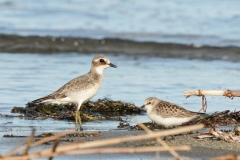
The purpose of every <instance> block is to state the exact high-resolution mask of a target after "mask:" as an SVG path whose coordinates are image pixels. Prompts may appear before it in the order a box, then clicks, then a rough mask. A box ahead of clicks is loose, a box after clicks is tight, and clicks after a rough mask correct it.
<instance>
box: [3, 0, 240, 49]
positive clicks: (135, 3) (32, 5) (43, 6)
mask: <svg viewBox="0 0 240 160" xmlns="http://www.w3.org/2000/svg"><path fill="white" fill-rule="evenodd" d="M239 6H240V1H237V0H227V1H219V0H211V1H209V0H201V1H196V0H188V1H185V0H175V1H158V0H141V1H139V0H127V1H126V0H114V1H112V0H101V1H100V2H98V3H96V0H51V1H49V0H41V1H32V0H25V1H24V3H23V2H22V0H0V14H1V16H0V32H1V33H9V34H14V33H15V34H21V35H52V36H84V37H93V38H102V37H117V38H127V39H134V40H151V41H159V42H173V43H174V42H175V43H184V44H190V43H195V44H205V45H215V46H216V45H217V46H219V45H220V46H228V45H237V46H240V38H239V35H240V27H239V26H240V10H239ZM26 24H27V25H26ZM119 26H121V27H119Z"/></svg>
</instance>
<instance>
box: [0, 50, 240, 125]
mask: <svg viewBox="0 0 240 160" xmlns="http://www.w3.org/2000/svg"><path fill="white" fill-rule="evenodd" d="M94 56H95V55H93V54H88V55H86V54H75V53H72V54H49V55H38V54H0V68H1V69H0V75H1V77H0V98H1V100H0V114H8V115H9V114H11V113H10V110H11V108H12V107H13V106H21V107H24V106H25V104H26V103H27V102H29V101H32V100H34V99H36V98H39V97H42V96H44V95H46V94H49V93H51V92H53V91H55V90H57V89H58V88H59V87H61V86H62V85H63V84H65V83H66V82H68V81H69V80H71V79H72V78H75V77H77V76H79V75H82V74H84V73H86V72H88V71H89V69H90V62H91V60H92V58H93V57H94ZM107 56H108V57H109V58H110V60H111V62H112V63H113V64H116V65H117V66H118V68H108V69H106V70H105V72H104V81H103V84H102V86H101V88H100V90H99V92H98V93H97V95H96V96H95V97H94V98H93V100H97V99H99V98H103V97H108V98H111V99H113V100H122V101H126V102H133V103H135V104H136V105H137V106H141V105H142V104H143V102H144V100H145V99H146V98H147V97H150V96H155V97H158V98H160V99H164V100H166V101H171V102H173V103H176V104H178V105H181V106H183V107H185V108H187V109H189V110H192V111H198V110H199V109H200V106H201V98H200V97H190V98H188V99H186V98H185V97H184V96H183V91H184V90H185V89H213V90H224V89H233V90H238V89H239V77H238V76H239V74H240V64H238V63H232V62H225V61H199V60H183V59H168V58H158V57H147V56H138V57H134V56H116V55H107ZM207 100H208V112H214V111H222V110H225V109H230V110H234V109H235V108H236V109H237V110H239V108H240V103H239V101H240V100H239V99H238V98H234V99H233V100H230V99H228V98H224V97H207ZM138 119H140V120H142V121H149V120H148V118H147V116H146V115H145V116H138ZM20 121H21V123H25V121H24V120H19V123H20ZM7 122H8V121H7ZM16 122H17V121H16ZM3 123H6V122H4V121H3V122H2V124H1V125H4V124H3ZM27 123H28V122H27ZM56 123H57V122H56ZM89 124H90V123H89ZM93 124H94V123H93ZM101 125H102V124H101ZM66 126H67V128H71V127H73V124H71V126H70V127H69V126H68V125H67V124H66Z"/></svg>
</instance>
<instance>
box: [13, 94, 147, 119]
mask: <svg viewBox="0 0 240 160" xmlns="http://www.w3.org/2000/svg"><path fill="white" fill-rule="evenodd" d="M80 110H81V119H82V121H92V120H97V119H110V117H113V116H120V115H131V114H141V113H142V111H143V109H141V108H140V107H137V106H135V105H134V103H127V102H122V101H113V100H111V99H109V98H103V99H99V100H97V101H95V102H93V101H87V102H86V103H84V104H82V106H81V109H80ZM11 112H12V113H23V114H24V116H25V117H32V118H37V117H42V118H44V117H46V118H47V117H50V118H54V119H59V120H71V121H73V120H75V112H76V105H75V104H60V105H58V104H44V103H40V104H35V103H31V102H29V103H28V104H26V107H25V108H23V107H14V108H13V109H12V111H11Z"/></svg>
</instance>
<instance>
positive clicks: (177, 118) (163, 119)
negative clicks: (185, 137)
mask: <svg viewBox="0 0 240 160" xmlns="http://www.w3.org/2000/svg"><path fill="white" fill-rule="evenodd" d="M144 107H145V108H146V110H147V114H148V117H149V119H151V120H152V121H153V122H155V123H157V124H159V125H163V126H165V127H169V126H177V125H181V124H182V123H185V122H188V121H190V120H192V119H194V118H196V117H198V116H201V114H205V113H198V112H192V111H189V110H186V109H184V108H182V107H180V106H178V105H176V104H173V103H170V102H166V101H163V100H160V99H158V98H155V97H149V98H147V99H146V100H145V102H144Z"/></svg>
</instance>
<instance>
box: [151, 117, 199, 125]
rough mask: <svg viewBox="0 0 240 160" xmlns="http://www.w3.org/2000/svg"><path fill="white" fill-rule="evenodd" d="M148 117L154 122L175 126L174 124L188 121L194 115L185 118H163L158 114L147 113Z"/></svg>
mask: <svg viewBox="0 0 240 160" xmlns="http://www.w3.org/2000/svg"><path fill="white" fill-rule="evenodd" d="M148 117H149V118H150V119H151V120H152V121H153V122H155V123H157V124H159V125H164V126H175V125H181V124H182V123H185V122H188V121H190V120H191V119H193V118H194V117H185V118H177V117H168V118H163V117H162V116H160V115H156V114H154V115H151V114H150V115H148Z"/></svg>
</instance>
